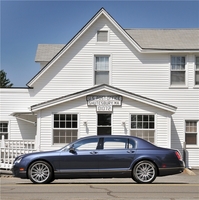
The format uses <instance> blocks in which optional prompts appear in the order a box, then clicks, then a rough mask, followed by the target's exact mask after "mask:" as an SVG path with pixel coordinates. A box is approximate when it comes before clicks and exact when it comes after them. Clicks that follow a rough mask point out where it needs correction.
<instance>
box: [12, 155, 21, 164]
mask: <svg viewBox="0 0 199 200" xmlns="http://www.w3.org/2000/svg"><path fill="white" fill-rule="evenodd" d="M22 158H23V157H22V156H20V157H18V158H16V159H15V161H14V164H15V163H20V162H21V160H22Z"/></svg>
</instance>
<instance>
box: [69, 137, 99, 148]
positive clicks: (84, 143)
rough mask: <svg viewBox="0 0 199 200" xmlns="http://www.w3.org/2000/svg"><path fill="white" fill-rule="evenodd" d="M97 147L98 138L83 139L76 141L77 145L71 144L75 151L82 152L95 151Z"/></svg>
mask: <svg viewBox="0 0 199 200" xmlns="http://www.w3.org/2000/svg"><path fill="white" fill-rule="evenodd" d="M97 145H98V138H91V139H85V140H81V141H78V142H77V143H74V144H73V148H74V149H75V150H76V151H82V150H96V148H97Z"/></svg>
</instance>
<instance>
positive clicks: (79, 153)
mask: <svg viewBox="0 0 199 200" xmlns="http://www.w3.org/2000/svg"><path fill="white" fill-rule="evenodd" d="M98 140H99V139H98V138H89V139H82V140H79V141H77V142H76V143H74V144H73V145H72V146H71V148H69V149H67V150H66V151H63V152H61V153H60V172H61V173H62V174H66V175H67V176H71V177H86V176H92V175H93V176H96V175H97V174H98V167H99V166H98V153H97V151H96V148H97V146H98Z"/></svg>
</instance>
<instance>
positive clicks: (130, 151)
mask: <svg viewBox="0 0 199 200" xmlns="http://www.w3.org/2000/svg"><path fill="white" fill-rule="evenodd" d="M134 152H135V151H134V150H128V151H127V153H134Z"/></svg>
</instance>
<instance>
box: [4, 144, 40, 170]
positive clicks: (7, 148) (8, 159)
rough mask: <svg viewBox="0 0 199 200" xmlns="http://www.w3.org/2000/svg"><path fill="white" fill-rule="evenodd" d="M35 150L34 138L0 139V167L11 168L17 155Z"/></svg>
mask: <svg viewBox="0 0 199 200" xmlns="http://www.w3.org/2000/svg"><path fill="white" fill-rule="evenodd" d="M35 151H36V150H35V140H3V141H0V168H1V169H11V168H12V164H13V162H14V159H15V158H16V157H17V156H20V155H22V154H26V153H32V152H35Z"/></svg>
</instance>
